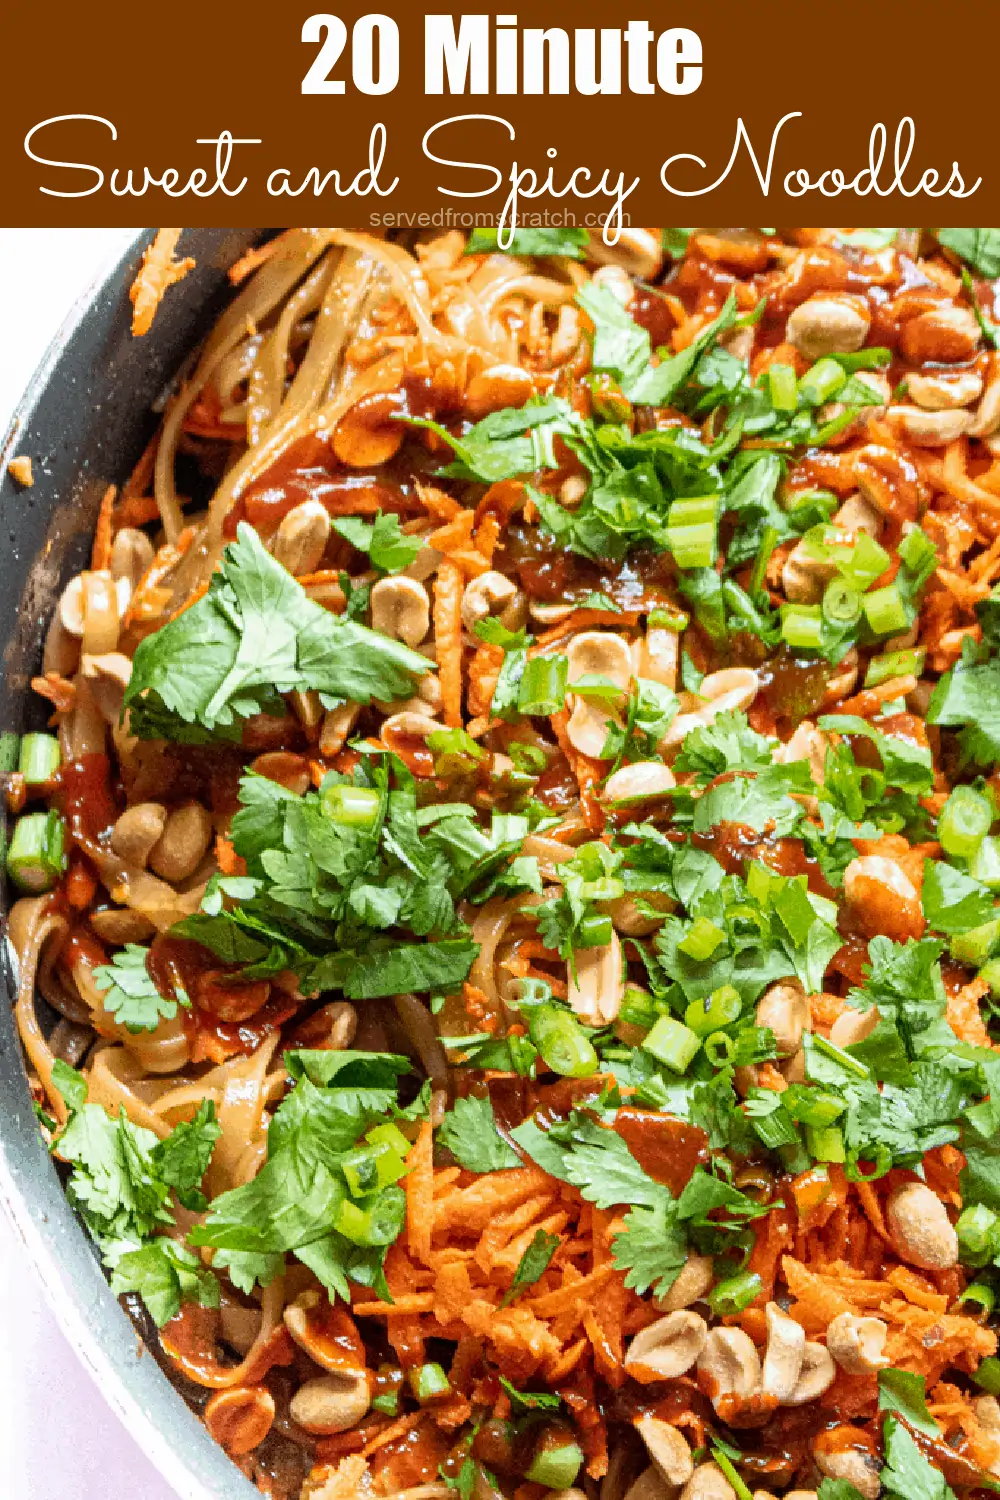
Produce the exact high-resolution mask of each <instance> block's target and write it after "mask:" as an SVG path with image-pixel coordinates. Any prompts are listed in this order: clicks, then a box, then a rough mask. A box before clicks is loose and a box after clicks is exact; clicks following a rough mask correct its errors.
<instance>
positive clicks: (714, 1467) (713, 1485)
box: [680, 1463, 736, 1500]
mask: <svg viewBox="0 0 1000 1500" xmlns="http://www.w3.org/2000/svg"><path fill="white" fill-rule="evenodd" d="M680 1500H736V1491H735V1490H734V1489H733V1487H732V1485H731V1484H730V1483H729V1480H728V1479H727V1478H726V1476H725V1474H723V1472H722V1470H721V1469H720V1468H719V1466H718V1464H713V1463H707V1464H699V1465H698V1467H697V1468H696V1469H695V1471H694V1473H693V1474H692V1475H691V1478H690V1479H689V1480H688V1482H687V1484H686V1485H685V1486H684V1488H683V1489H682V1490H681V1493H680Z"/></svg>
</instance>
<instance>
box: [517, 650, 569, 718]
mask: <svg viewBox="0 0 1000 1500" xmlns="http://www.w3.org/2000/svg"><path fill="white" fill-rule="evenodd" d="M568 666H569V664H568V662H567V660H566V657H565V656H532V657H530V658H529V659H528V661H526V662H525V664H524V674H523V676H522V677H521V681H520V684H519V686H518V690H517V707H518V710H519V712H520V713H522V714H528V715H537V716H538V717H539V718H551V716H552V715H553V714H557V713H559V711H560V710H561V708H562V706H563V704H564V703H565V701H566V673H567V670H568Z"/></svg>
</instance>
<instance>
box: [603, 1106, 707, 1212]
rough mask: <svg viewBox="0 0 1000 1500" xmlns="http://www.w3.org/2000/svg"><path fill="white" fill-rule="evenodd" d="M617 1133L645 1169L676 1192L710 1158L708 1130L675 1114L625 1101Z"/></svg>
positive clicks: (679, 1190)
mask: <svg viewBox="0 0 1000 1500" xmlns="http://www.w3.org/2000/svg"><path fill="white" fill-rule="evenodd" d="M615 1133H616V1134H617V1135H620V1136H621V1138H622V1140H623V1141H624V1142H625V1144H626V1146H627V1147H628V1148H629V1150H630V1151H631V1153H632V1155H633V1156H634V1157H635V1159H636V1161H637V1162H638V1163H639V1165H640V1166H641V1167H642V1169H643V1171H644V1172H646V1173H648V1175H649V1176H650V1177H652V1179H653V1181H654V1182H662V1183H663V1184H664V1185H665V1186H666V1187H668V1188H669V1189H670V1191H671V1192H672V1193H673V1194H674V1195H675V1196H676V1195H677V1194H679V1193H681V1192H682V1191H683V1189H684V1188H685V1187H686V1186H687V1183H688V1182H689V1181H690V1179H691V1177H692V1175H693V1173H694V1170H695V1168H696V1167H699V1166H705V1165H706V1164H707V1162H708V1136H707V1135H706V1134H705V1132H704V1130H700V1129H699V1128H698V1126H697V1125H689V1124H688V1123H687V1122H686V1121H685V1120H678V1119H675V1118H674V1117H673V1116H672V1115H663V1114H658V1113H654V1112H653V1111H651V1110H645V1109H633V1108H631V1106H629V1105H623V1106H622V1108H621V1109H620V1110H619V1111H618V1114H617V1116H616V1118H615Z"/></svg>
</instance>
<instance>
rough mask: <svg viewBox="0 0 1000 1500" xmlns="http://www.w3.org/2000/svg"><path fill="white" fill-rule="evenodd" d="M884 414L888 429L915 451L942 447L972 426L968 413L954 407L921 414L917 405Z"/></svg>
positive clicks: (895, 407) (894, 407) (902, 407)
mask: <svg viewBox="0 0 1000 1500" xmlns="http://www.w3.org/2000/svg"><path fill="white" fill-rule="evenodd" d="M885 415H886V420H887V421H888V423H889V426H890V427H892V428H893V429H894V430H895V431H896V432H898V433H899V435H900V437H902V438H905V439H906V441H907V442H909V443H914V444H915V445H916V446H917V447H918V448H942V447H944V445H945V444H946V443H953V442H954V441H955V439H956V438H960V437H961V436H962V434H963V433H964V432H968V430H969V428H970V426H971V425H972V415H971V413H969V412H967V411H961V410H959V409H957V408H956V409H953V410H948V411H922V410H921V408H920V407H919V406H890V407H889V409H888V411H887V412H886V414H885Z"/></svg>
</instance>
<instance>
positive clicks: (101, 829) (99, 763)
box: [56, 755, 118, 844]
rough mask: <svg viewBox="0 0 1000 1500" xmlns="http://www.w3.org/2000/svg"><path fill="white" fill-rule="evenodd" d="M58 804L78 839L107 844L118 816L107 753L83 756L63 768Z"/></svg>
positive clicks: (72, 832)
mask: <svg viewBox="0 0 1000 1500" xmlns="http://www.w3.org/2000/svg"><path fill="white" fill-rule="evenodd" d="M56 804H57V806H58V808H59V811H60V812H61V813H62V815H63V817H64V818H65V819H66V822H67V823H68V824H69V831H70V833H71V834H72V835H73V837H74V838H82V839H85V840H89V841H90V842H91V843H95V844H107V842H108V840H109V839H110V837H111V830H112V828H113V827H114V826H115V822H116V820H117V818H118V809H117V807H116V806H115V799H114V795H113V793H112V790H111V762H110V760H109V759H108V757H107V756H106V755H82V756H81V757H80V759H79V760H69V761H66V763H65V764H64V765H63V766H62V767H61V768H60V770H59V785H58V788H57V790H56Z"/></svg>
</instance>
